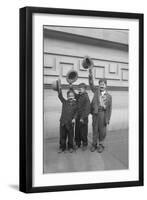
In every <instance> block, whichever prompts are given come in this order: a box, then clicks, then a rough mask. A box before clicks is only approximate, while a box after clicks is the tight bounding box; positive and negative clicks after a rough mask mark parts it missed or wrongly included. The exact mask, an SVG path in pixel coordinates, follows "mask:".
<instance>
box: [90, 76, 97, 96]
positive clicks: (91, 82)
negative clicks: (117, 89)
mask: <svg viewBox="0 0 147 200" xmlns="http://www.w3.org/2000/svg"><path fill="white" fill-rule="evenodd" d="M89 86H90V89H91V90H92V92H93V93H95V91H96V87H95V85H94V81H93V74H92V73H90V74H89Z"/></svg>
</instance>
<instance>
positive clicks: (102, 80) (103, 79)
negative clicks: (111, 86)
mask: <svg viewBox="0 0 147 200" xmlns="http://www.w3.org/2000/svg"><path fill="white" fill-rule="evenodd" d="M102 82H103V83H105V84H106V85H107V80H106V79H105V78H101V79H100V80H99V84H100V83H102Z"/></svg>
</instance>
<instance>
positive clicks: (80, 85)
mask: <svg viewBox="0 0 147 200" xmlns="http://www.w3.org/2000/svg"><path fill="white" fill-rule="evenodd" d="M78 86H79V87H80V88H85V89H86V88H87V85H86V84H85V83H80V84H79V85H78Z"/></svg>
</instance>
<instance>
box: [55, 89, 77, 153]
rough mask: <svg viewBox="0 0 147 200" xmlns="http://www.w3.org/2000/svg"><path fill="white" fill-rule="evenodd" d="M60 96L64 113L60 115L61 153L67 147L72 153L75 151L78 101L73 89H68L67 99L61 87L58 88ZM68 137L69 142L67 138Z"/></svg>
mask: <svg viewBox="0 0 147 200" xmlns="http://www.w3.org/2000/svg"><path fill="white" fill-rule="evenodd" d="M58 97H59V99H60V101H61V102H62V113H61V117H60V142H59V143H60V144H59V145H60V146H59V153H61V152H64V151H65V150H66V147H68V150H69V152H70V153H72V152H73V148H74V147H73V140H74V124H75V118H76V112H77V102H76V99H75V94H74V92H73V91H72V90H68V91H67V99H65V98H64V97H63V95H62V90H61V88H60V89H59V90H58ZM67 138H68V143H67V144H66V140H67Z"/></svg>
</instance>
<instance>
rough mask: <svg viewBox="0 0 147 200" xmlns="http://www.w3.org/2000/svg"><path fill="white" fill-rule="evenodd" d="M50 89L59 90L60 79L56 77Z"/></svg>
mask: <svg viewBox="0 0 147 200" xmlns="http://www.w3.org/2000/svg"><path fill="white" fill-rule="evenodd" d="M52 89H53V90H55V91H59V90H60V89H61V80H60V79H58V80H56V81H54V82H53V83H52Z"/></svg>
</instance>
